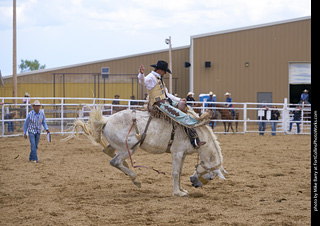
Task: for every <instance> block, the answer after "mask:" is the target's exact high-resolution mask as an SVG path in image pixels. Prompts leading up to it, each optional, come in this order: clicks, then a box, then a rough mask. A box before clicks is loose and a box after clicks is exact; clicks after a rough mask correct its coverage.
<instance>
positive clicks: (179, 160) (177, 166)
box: [172, 152, 188, 197]
mask: <svg viewBox="0 0 320 226" xmlns="http://www.w3.org/2000/svg"><path fill="white" fill-rule="evenodd" d="M184 159H185V156H184V155H183V153H181V152H178V153H174V152H173V153H172V178H173V195H176V196H180V197H183V196H187V195H188V191H186V190H184V189H183V188H181V186H180V177H181V171H182V166H183V161H184Z"/></svg>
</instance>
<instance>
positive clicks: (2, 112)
mask: <svg viewBox="0 0 320 226" xmlns="http://www.w3.org/2000/svg"><path fill="white" fill-rule="evenodd" d="M2 103H3V105H2V107H1V108H2V110H1V124H2V127H1V128H2V132H1V134H2V136H4V129H5V128H4V99H2Z"/></svg>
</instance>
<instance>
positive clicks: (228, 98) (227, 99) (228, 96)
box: [224, 92, 236, 118]
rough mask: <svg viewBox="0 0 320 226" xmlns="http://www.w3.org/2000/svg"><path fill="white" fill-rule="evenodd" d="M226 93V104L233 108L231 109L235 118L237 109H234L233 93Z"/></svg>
mask: <svg viewBox="0 0 320 226" xmlns="http://www.w3.org/2000/svg"><path fill="white" fill-rule="evenodd" d="M224 95H225V96H226V102H227V104H226V106H227V108H230V109H231V110H230V111H231V113H232V118H234V117H235V115H236V113H235V111H234V109H233V104H232V98H231V93H228V92H226V93H225V94H224ZM228 103H230V104H228Z"/></svg>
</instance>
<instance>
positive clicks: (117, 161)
mask: <svg viewBox="0 0 320 226" xmlns="http://www.w3.org/2000/svg"><path fill="white" fill-rule="evenodd" d="M126 157H127V156H124V155H121V152H120V153H117V154H116V156H115V157H114V158H113V159H111V160H110V164H111V165H112V166H114V167H116V168H117V169H119V170H121V171H122V172H124V173H125V174H126V175H128V176H129V177H130V179H131V180H132V182H133V183H134V184H135V185H136V186H137V187H139V188H141V183H140V181H139V180H138V179H137V175H136V174H135V173H134V172H133V171H131V170H130V169H129V168H128V167H126V166H125V164H126V162H125V158H126Z"/></svg>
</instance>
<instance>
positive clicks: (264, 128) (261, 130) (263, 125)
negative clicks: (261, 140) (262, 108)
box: [259, 122, 266, 135]
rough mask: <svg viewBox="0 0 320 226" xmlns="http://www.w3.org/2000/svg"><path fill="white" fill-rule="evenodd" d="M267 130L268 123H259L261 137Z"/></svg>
mask: <svg viewBox="0 0 320 226" xmlns="http://www.w3.org/2000/svg"><path fill="white" fill-rule="evenodd" d="M265 130H266V122H259V131H260V133H259V135H263V134H264V133H263V131H265Z"/></svg>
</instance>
